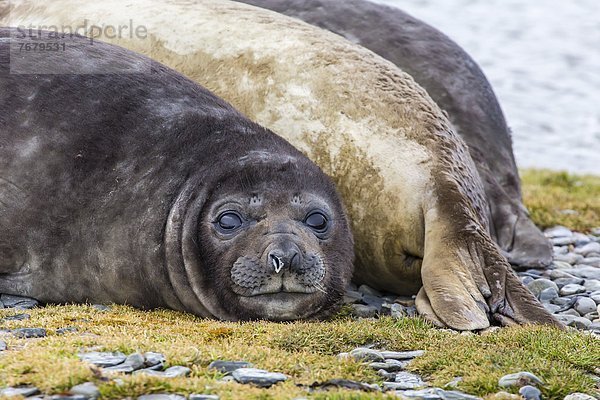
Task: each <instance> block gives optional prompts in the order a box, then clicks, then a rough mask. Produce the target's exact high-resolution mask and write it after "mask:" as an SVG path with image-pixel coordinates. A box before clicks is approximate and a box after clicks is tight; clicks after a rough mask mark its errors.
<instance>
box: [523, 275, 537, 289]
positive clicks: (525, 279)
mask: <svg viewBox="0 0 600 400" xmlns="http://www.w3.org/2000/svg"><path fill="white" fill-rule="evenodd" d="M519 279H520V280H521V283H522V284H523V285H525V286H527V285H529V284H530V283H531V282H533V281H534V280H535V279H534V278H532V277H531V276H529V275H525V276H521V277H519Z"/></svg>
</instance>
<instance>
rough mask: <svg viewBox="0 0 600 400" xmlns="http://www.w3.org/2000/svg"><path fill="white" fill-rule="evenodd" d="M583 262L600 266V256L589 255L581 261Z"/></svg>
mask: <svg viewBox="0 0 600 400" xmlns="http://www.w3.org/2000/svg"><path fill="white" fill-rule="evenodd" d="M581 263H582V264H586V265H590V266H592V267H596V268H600V257H590V256H589V255H588V256H587V257H586V258H584V259H583V260H582V261H581Z"/></svg>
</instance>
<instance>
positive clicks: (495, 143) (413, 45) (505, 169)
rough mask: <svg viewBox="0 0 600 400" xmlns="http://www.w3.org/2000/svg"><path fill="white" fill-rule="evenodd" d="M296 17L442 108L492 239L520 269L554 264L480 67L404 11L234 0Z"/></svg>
mask: <svg viewBox="0 0 600 400" xmlns="http://www.w3.org/2000/svg"><path fill="white" fill-rule="evenodd" d="M236 1H239V2H241V3H247V4H252V5H255V6H258V7H263V8H266V9H269V10H273V11H277V12H280V13H282V14H285V15H288V16H291V17H295V18H299V19H301V20H303V21H305V22H308V23H309V24H312V25H316V26H319V27H321V28H324V29H327V30H330V31H332V32H335V33H337V34H339V35H342V36H344V37H345V38H346V39H349V40H350V41H352V42H354V43H357V44H360V45H361V46H364V47H366V48H367V49H369V50H371V51H373V52H375V53H377V54H379V55H380V56H382V57H383V58H385V59H387V60H390V61H391V62H393V63H394V64H396V65H397V66H398V67H400V68H401V69H402V70H404V71H406V72H407V73H408V74H410V75H411V76H412V77H413V78H414V79H415V80H416V81H417V83H418V84H419V85H421V86H423V88H425V90H427V92H428V93H429V95H430V96H431V97H432V98H433V100H434V101H435V102H436V103H437V104H438V105H439V106H440V107H441V108H442V109H443V110H445V111H447V112H448V116H449V118H450V121H451V122H452V125H453V126H454V127H455V129H456V131H457V133H458V134H459V135H460V136H461V137H462V138H463V140H464V141H465V142H466V143H467V145H468V147H469V153H470V155H471V158H473V161H474V162H475V166H476V167H477V172H478V173H479V176H480V177H481V179H482V181H483V188H484V190H485V194H486V197H487V200H488V206H489V213H490V218H489V219H490V231H491V233H492V237H493V238H494V239H495V240H496V242H497V243H498V244H499V245H500V248H501V249H502V250H504V251H505V253H506V255H507V257H508V259H509V261H510V262H511V263H512V264H513V265H516V266H519V267H540V266H546V265H549V264H550V263H551V262H552V246H551V245H550V242H549V241H548V240H547V239H546V238H545V237H544V235H543V234H542V232H541V231H540V230H539V229H538V228H537V227H536V226H535V225H534V224H533V222H532V221H531V219H530V218H529V215H528V213H527V210H526V208H525V206H524V205H523V202H522V200H521V187H520V182H519V173H518V171H517V166H516V164H515V159H514V156H513V151H512V142H511V137H510V131H509V129H508V126H507V125H506V120H505V119H504V115H503V113H502V110H501V108H500V105H499V104H498V100H497V99H496V96H495V95H494V92H493V90H492V87H491V85H490V84H489V82H488V81H487V79H486V78H485V76H484V74H483V72H482V71H481V69H480V68H479V66H478V65H477V64H476V63H475V61H473V59H472V58H471V57H470V56H469V55H468V54H467V53H466V52H465V51H464V50H463V49H462V48H461V47H460V46H459V45H457V44H456V43H455V42H454V41H452V40H451V39H450V38H448V37H447V36H446V35H444V34H443V33H441V32H440V31H438V30H437V29H435V28H433V27H432V26H430V25H427V24H426V23H424V22H423V21H420V20H418V19H416V18H414V17H412V16H410V15H409V14H407V13H405V12H403V11H401V10H399V9H397V8H394V7H390V6H386V5H383V4H375V3H371V2H369V1H364V0H345V1H339V0H236Z"/></svg>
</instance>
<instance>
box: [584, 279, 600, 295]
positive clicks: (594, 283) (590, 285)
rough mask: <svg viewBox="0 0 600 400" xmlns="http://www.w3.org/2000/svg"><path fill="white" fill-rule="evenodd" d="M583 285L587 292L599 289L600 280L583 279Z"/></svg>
mask: <svg viewBox="0 0 600 400" xmlns="http://www.w3.org/2000/svg"><path fill="white" fill-rule="evenodd" d="M583 287H585V290H587V291H588V292H595V291H597V290H600V280H597V279H586V280H584V281H583Z"/></svg>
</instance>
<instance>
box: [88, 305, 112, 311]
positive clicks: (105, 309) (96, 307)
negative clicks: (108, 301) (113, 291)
mask: <svg viewBox="0 0 600 400" xmlns="http://www.w3.org/2000/svg"><path fill="white" fill-rule="evenodd" d="M92 307H94V308H95V309H96V310H98V311H103V312H105V311H110V307H109V306H105V305H104V304H93V305H92Z"/></svg>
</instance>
